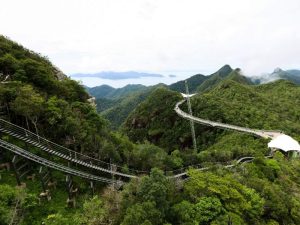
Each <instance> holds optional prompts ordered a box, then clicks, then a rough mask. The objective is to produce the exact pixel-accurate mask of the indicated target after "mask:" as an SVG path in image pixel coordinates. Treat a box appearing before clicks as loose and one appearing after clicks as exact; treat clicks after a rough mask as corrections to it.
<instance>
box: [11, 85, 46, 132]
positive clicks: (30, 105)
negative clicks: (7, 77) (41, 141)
mask: <svg viewBox="0 0 300 225" xmlns="http://www.w3.org/2000/svg"><path fill="white" fill-rule="evenodd" d="M43 104H44V98H43V97H42V96H41V95H39V94H38V93H37V92H35V91H34V89H33V88H32V86H30V85H24V86H23V87H20V89H18V91H17V97H16V99H15V100H14V101H13V102H12V104H11V107H12V109H13V111H15V113H16V114H18V115H21V116H24V117H25V119H26V124H27V127H28V129H29V124H28V119H29V120H30V121H31V122H32V124H33V125H34V127H35V131H36V133H37V134H38V128H37V122H38V118H39V116H40V115H41V113H42V111H43Z"/></svg>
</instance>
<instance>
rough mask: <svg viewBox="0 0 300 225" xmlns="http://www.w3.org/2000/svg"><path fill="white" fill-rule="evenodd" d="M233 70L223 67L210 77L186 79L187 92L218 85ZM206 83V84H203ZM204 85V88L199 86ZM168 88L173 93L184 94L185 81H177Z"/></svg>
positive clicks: (201, 76)
mask: <svg viewBox="0 0 300 225" xmlns="http://www.w3.org/2000/svg"><path fill="white" fill-rule="evenodd" d="M232 71H233V69H232V68H231V67H230V66H229V65H224V66H223V67H222V68H221V69H219V70H218V71H217V72H215V73H213V74H211V75H208V76H206V75H203V74H196V75H194V76H191V77H190V78H188V79H186V81H187V83H188V85H189V91H190V92H191V93H192V92H196V91H197V89H198V90H204V89H206V87H208V86H210V84H211V83H212V84H214V83H218V81H220V80H222V79H223V78H224V77H226V76H228V75H229V74H230V73H231V72H232ZM205 83H206V84H205ZM202 84H204V87H202V88H200V87H199V86H200V85H202ZM169 88H170V89H171V90H173V91H178V92H185V80H181V81H178V82H176V83H174V84H171V85H169Z"/></svg>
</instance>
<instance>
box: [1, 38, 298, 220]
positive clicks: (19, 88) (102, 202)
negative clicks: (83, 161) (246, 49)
mask: <svg viewBox="0 0 300 225" xmlns="http://www.w3.org/2000/svg"><path fill="white" fill-rule="evenodd" d="M0 74H1V77H0V78H1V80H0V109H1V118H3V119H5V120H7V121H10V122H12V123H15V124H17V125H19V126H22V127H25V128H27V129H29V130H31V131H32V132H35V133H38V134H39V135H40V136H42V137H47V138H48V139H50V140H52V141H53V142H56V143H59V144H61V145H64V146H65V147H68V148H70V149H73V150H75V151H77V152H80V153H83V154H85V155H89V156H91V157H93V158H95V159H101V160H103V161H105V162H112V163H113V164H112V165H111V164H109V165H111V166H110V168H109V170H111V171H113V170H114V168H115V165H119V166H120V167H118V168H117V172H124V173H131V171H132V169H136V170H139V171H140V172H141V173H139V175H140V177H139V179H137V178H132V179H131V180H129V178H128V179H122V181H123V182H124V183H125V185H123V186H122V187H121V188H120V189H117V187H116V186H113V185H112V186H109V185H106V184H104V183H101V182H99V183H94V185H95V186H94V187H95V192H94V194H93V196H92V195H91V194H89V193H90V189H89V184H90V181H89V180H83V179H80V178H79V177H75V176H72V180H73V181H74V189H72V190H74V191H75V190H77V192H76V193H77V195H76V207H74V208H70V207H67V203H66V200H67V199H69V195H68V194H67V192H66V186H67V185H66V177H65V174H63V173H61V172H59V171H55V170H52V175H53V180H54V181H56V184H57V185H56V188H55V189H51V190H50V193H51V200H50V199H49V201H48V200H47V199H45V201H43V199H42V198H41V190H42V189H41V181H40V179H41V178H40V177H39V176H36V179H33V180H28V179H26V178H24V179H23V181H24V182H25V183H26V185H23V184H22V185H21V186H18V187H16V181H15V178H14V173H13V170H5V169H4V168H5V167H7V165H9V164H2V163H3V162H5V163H6V162H9V161H11V159H12V156H13V154H12V153H9V152H8V151H6V150H5V149H3V148H1V149H0V150H1V151H0V161H1V163H0V165H1V167H0V168H1V169H0V224H5V225H6V224H21V225H38V224H46V225H50V224H51V225H55V224H57V225H70V224H72V225H85V224H93V225H95V224H112V225H117V224H122V225H167V224H168V225H169V224H173V225H182V224H184V225H188V224H199V225H206V224H207V225H209V224H210V225H225V224H237V225H285V224H291V225H298V224H300V211H299V207H300V200H299V195H300V188H299V187H300V171H299V166H300V161H299V158H292V157H289V154H282V153H281V152H280V151H277V152H276V154H275V155H274V157H273V158H265V157H264V156H265V155H268V154H269V150H268V149H267V140H263V139H260V138H258V137H253V136H249V135H245V134H241V133H236V132H233V131H224V130H220V129H216V128H212V127H207V126H203V125H199V124H195V128H196V135H197V145H198V148H197V151H194V150H193V149H192V141H191V135H190V125H189V122H188V121H187V120H184V119H182V118H181V117H179V116H178V115H177V114H176V113H175V111H174V106H175V104H176V102H178V101H180V100H181V99H182V96H181V95H180V93H178V92H177V91H174V90H171V89H170V88H169V87H168V86H166V85H158V86H154V87H147V88H145V87H141V86H136V87H134V88H136V90H133V89H134V88H133V87H132V86H129V87H127V89H123V90H119V91H116V90H112V89H111V88H110V87H107V86H106V87H105V86H104V87H103V89H102V93H101V94H103V95H105V96H118V97H109V98H110V99H108V98H106V97H105V98H102V99H100V98H99V99H98V100H97V103H98V107H100V110H104V112H103V114H105V116H106V117H109V116H115V117H113V118H112V119H111V120H112V121H117V123H116V125H115V126H118V125H119V124H120V123H121V121H118V119H121V120H123V119H125V120H126V121H125V123H124V124H123V126H122V129H121V130H120V132H122V133H117V132H114V131H112V130H111V129H110V128H109V124H108V121H107V120H105V119H104V118H103V117H102V116H101V115H99V114H98V113H97V112H96V109H95V108H94V107H93V105H92V104H90V101H89V98H90V96H89V94H88V93H87V92H86V91H85V89H84V87H82V86H81V85H79V84H78V83H77V82H75V81H73V80H71V79H69V78H68V77H66V76H65V75H63V73H62V72H61V71H59V70H58V69H57V68H56V67H55V66H53V65H52V64H51V62H50V61H49V60H48V59H47V58H45V57H42V56H40V55H39V54H36V53H34V52H32V51H30V50H28V49H26V48H24V47H22V46H21V45H19V44H17V43H15V42H13V41H11V40H9V39H7V38H5V37H3V36H0ZM198 78H200V79H202V76H201V75H199V76H196V77H194V78H193V79H196V80H197V79H198ZM200 79H199V80H198V81H197V82H196V83H189V85H190V86H191V87H192V89H191V92H195V91H196V90H198V91H200V92H201V93H199V94H197V95H195V96H193V97H192V99H191V104H192V109H193V114H194V115H195V116H197V117H201V118H206V119H209V120H213V121H220V122H224V123H229V124H236V125H240V126H245V127H250V128H258V129H276V130H277V129H278V130H283V131H284V132H285V133H287V134H289V135H291V136H293V137H294V138H295V139H297V140H300V135H299V134H300V123H299V119H300V108H299V107H300V104H299V103H300V102H299V101H300V87H299V86H297V85H296V84H294V83H292V82H289V81H285V80H279V81H276V82H271V83H268V84H263V85H253V84H251V83H250V82H249V81H248V79H247V78H245V77H244V76H242V75H241V74H240V71H239V70H238V69H236V70H232V69H231V68H230V67H229V66H225V67H223V68H222V69H221V70H219V71H218V72H216V73H215V74H212V75H210V76H208V77H205V79H204V80H205V81H203V80H202V81H200ZM189 82H192V80H189ZM250 84H251V85H250ZM171 86H172V85H171ZM172 87H173V88H174V87H176V85H175V86H172ZM139 88H141V89H139ZM176 88H178V90H181V89H183V88H184V83H183V82H181V83H178V84H177V87H176ZM111 91H112V92H111ZM182 91H183V92H184V89H183V90H182ZM109 93H114V94H109ZM120 96H123V98H120ZM105 101H106V102H105ZM102 103H103V104H102ZM182 109H183V110H184V111H187V109H186V105H183V106H182ZM128 114H130V115H129V116H128V117H127V115H128ZM126 117H127V119H126ZM127 136H128V137H129V138H128V137H127ZM0 138H1V140H4V141H7V142H9V143H11V144H14V145H17V146H20V147H22V148H26V149H27V150H28V151H29V152H30V153H32V154H38V153H37V148H36V147H34V146H32V145H30V144H26V143H24V142H22V141H21V140H19V139H16V138H13V137H11V136H9V135H8V134H7V133H1V135H0ZM45 154H48V153H47V152H45ZM42 156H43V155H42ZM42 156H41V157H42ZM242 156H254V157H255V159H254V160H253V161H252V162H249V163H243V164H238V165H235V166H233V167H231V168H225V167H224V166H223V165H225V164H228V163H231V164H234V163H235V162H236V159H239V157H242ZM50 157H51V158H53V160H54V161H55V160H56V156H53V155H51V156H50ZM85 157H86V156H85ZM25 161H26V162H28V163H30V162H29V161H28V160H25ZM55 162H56V161H55ZM87 163H90V162H87ZM72 164H74V165H72V166H74V167H75V168H77V163H72ZM192 165H197V167H206V166H207V167H208V168H209V169H206V170H203V171H199V170H195V169H188V168H189V167H192ZM68 166H70V165H68ZM29 167H30V169H31V174H30V175H32V174H33V173H35V174H38V173H39V172H38V171H39V169H40V167H39V165H38V164H37V163H34V162H31V163H30V164H29ZM44 168H45V167H44ZM71 168H73V167H71ZM11 169H13V168H11ZM185 170H188V177H189V179H186V180H180V179H173V178H172V177H171V175H172V174H178V173H182V172H184V171H185ZM150 171H151V172H150ZM88 172H89V171H88ZM90 172H91V171H90ZM100 175H102V174H100ZM103 176H104V175H103ZM104 178H107V176H106V177H104ZM112 179H121V178H119V177H117V175H113V177H112ZM120 181H121V180H120ZM75 187H76V188H75ZM47 188H49V189H50V187H47ZM44 194H45V193H44ZM16 221H17V222H16Z"/></svg>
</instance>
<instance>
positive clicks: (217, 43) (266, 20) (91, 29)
mask: <svg viewBox="0 0 300 225" xmlns="http://www.w3.org/2000/svg"><path fill="white" fill-rule="evenodd" d="M0 3H1V4H0V5H1V7H0V33H1V34H2V35H5V36H7V37H9V38H11V39H12V40H14V41H17V42H18V43H21V44H22V45H24V46H25V47H27V48H29V49H31V50H34V51H36V52H39V53H41V54H42V55H45V56H47V57H48V58H49V59H50V60H51V61H52V62H53V63H54V64H55V65H56V66H58V67H59V68H60V69H61V70H62V71H63V72H64V73H66V74H68V75H71V74H74V73H96V72H100V71H119V72H121V71H138V72H149V73H158V74H163V75H168V74H175V75H177V78H166V79H168V81H166V82H167V83H168V82H171V81H170V80H172V82H173V81H174V80H176V79H181V78H185V77H187V76H190V75H193V74H196V73H204V74H210V73H212V72H214V71H216V70H218V69H219V68H220V67H222V66H223V65H224V64H230V65H231V66H232V67H233V68H236V67H239V68H241V69H242V70H243V73H244V74H245V75H258V74H261V73H265V72H272V71H273V70H274V68H276V67H280V68H283V69H292V68H293V69H299V68H300V32H299V31H300V13H299V12H300V1H299V0H226V1H224V0H209V1H207V0H205V1H204V0H42V1H41V0H26V1H22V0H9V1H8V0H0ZM147 79H148V78H147ZM158 81H159V80H158V79H157V78H153V79H152V80H150V81H143V82H146V83H147V84H152V83H155V82H158ZM84 82H87V81H84ZM99 82H100V83H101V82H104V81H99V80H98V81H89V83H90V84H91V85H90V86H92V85H94V84H96V83H97V84H98V83H99ZM114 82H115V83H114V86H120V85H123V83H122V84H121V83H116V82H118V81H114ZM120 82H121V81H120ZM122 82H124V80H123V81H122ZM128 82H132V81H129V80H128ZM141 83H142V82H141Z"/></svg>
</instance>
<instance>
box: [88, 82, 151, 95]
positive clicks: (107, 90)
mask: <svg viewBox="0 0 300 225" xmlns="http://www.w3.org/2000/svg"><path fill="white" fill-rule="evenodd" d="M146 88H147V87H146V86H144V85H142V84H128V85H126V86H124V87H122V88H113V87H111V86H109V85H106V84H104V85H100V86H96V87H92V88H89V87H86V89H87V91H88V92H89V93H90V95H92V96H94V97H95V98H107V99H116V98H120V97H124V96H126V95H128V94H130V93H131V92H135V91H140V90H144V89H146Z"/></svg>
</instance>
